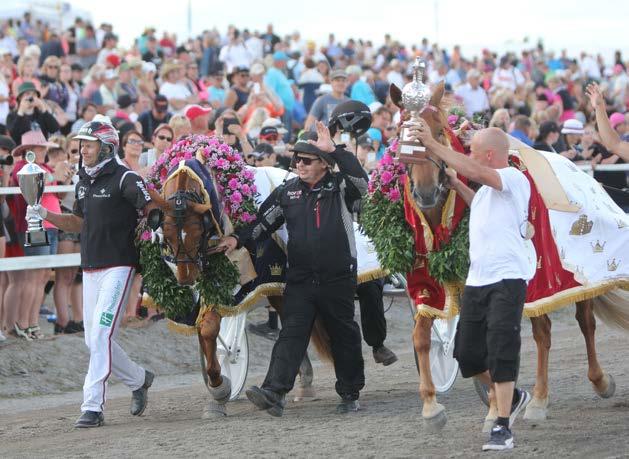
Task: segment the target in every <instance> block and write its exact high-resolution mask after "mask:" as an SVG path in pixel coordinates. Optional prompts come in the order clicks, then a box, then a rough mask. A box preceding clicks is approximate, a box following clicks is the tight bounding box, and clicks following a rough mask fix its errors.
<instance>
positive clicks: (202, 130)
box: [184, 105, 212, 135]
mask: <svg viewBox="0 0 629 459" xmlns="http://www.w3.org/2000/svg"><path fill="white" fill-rule="evenodd" d="M210 113H212V108H211V107H201V106H200V105H189V106H188V107H186V109H185V111H184V114H185V115H186V117H187V118H188V119H189V120H190V126H191V127H192V134H200V135H209V123H210Z"/></svg>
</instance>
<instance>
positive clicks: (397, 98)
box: [389, 83, 404, 110]
mask: <svg viewBox="0 0 629 459" xmlns="http://www.w3.org/2000/svg"><path fill="white" fill-rule="evenodd" d="M389 97H390V98H391V102H393V103H394V104H395V105H397V106H398V107H399V108H400V109H402V110H403V109H404V107H403V106H402V90H401V89H400V88H398V87H397V86H396V85H394V84H393V83H391V85H390V86H389Z"/></svg>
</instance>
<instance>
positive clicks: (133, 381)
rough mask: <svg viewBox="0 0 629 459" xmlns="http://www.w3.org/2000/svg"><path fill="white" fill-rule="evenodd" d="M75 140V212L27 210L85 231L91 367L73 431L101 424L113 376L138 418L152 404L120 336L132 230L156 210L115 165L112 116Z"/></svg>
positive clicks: (138, 183) (144, 378)
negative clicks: (122, 385)
mask: <svg viewBox="0 0 629 459" xmlns="http://www.w3.org/2000/svg"><path fill="white" fill-rule="evenodd" d="M75 139H78V140H79V141H80V147H79V150H80V152H81V160H82V163H83V167H82V168H81V169H80V170H79V182H78V183H77V184H76V191H75V194H76V196H75V197H76V201H75V204H74V209H73V213H72V214H58V213H54V212H50V211H47V210H46V209H44V208H43V207H41V206H34V207H29V209H28V211H27V217H28V216H39V217H41V218H43V219H45V220H48V221H49V222H50V223H52V224H53V225H55V226H57V227H58V228H59V229H62V230H63V231H68V232H79V231H80V233H81V267H82V268H83V317H84V322H85V343H86V344H87V347H88V348H89V350H90V362H89V368H88V371H87V375H86V376H85V383H84V385H83V405H82V406H81V411H82V414H81V416H80V417H79V419H78V420H77V421H76V424H75V427H77V428H83V427H99V426H101V425H102V424H103V423H104V415H103V409H104V406H105V398H106V391H107V380H108V379H109V376H110V374H111V373H112V372H113V373H114V375H115V376H116V377H117V378H118V379H120V380H121V381H122V382H124V383H125V384H126V385H127V386H128V387H129V388H130V389H131V390H132V391H133V392H132V399H131V414H132V415H134V416H139V415H141V414H142V413H143V412H144V409H145V408H146V403H147V392H148V388H149V387H150V386H151V384H152V382H153V378H154V375H153V373H151V372H150V371H147V370H145V369H144V368H142V367H141V366H139V365H138V364H136V363H135V362H133V361H132V360H131V359H130V358H129V356H128V355H127V354H126V353H125V352H124V350H123V349H122V348H121V347H120V345H119V344H118V343H117V342H116V334H117V332H118V329H119V327H120V322H121V319H122V317H123V316H124V308H125V305H126V303H127V298H128V296H129V289H130V288H131V282H132V280H133V276H134V274H135V272H136V270H137V268H138V263H139V260H138V252H137V250H136V247H135V243H134V241H135V231H136V226H137V223H138V217H139V212H140V211H142V210H144V211H148V210H150V208H151V207H153V206H154V205H153V204H152V203H151V198H150V196H149V194H148V192H147V190H146V188H145V185H144V181H143V180H142V178H141V177H140V176H139V175H137V174H136V173H135V172H133V171H131V170H129V169H128V168H127V167H126V166H124V165H123V164H122V163H121V162H120V161H119V160H118V156H117V153H118V151H117V150H118V146H119V140H118V133H117V131H116V129H115V128H114V127H113V126H112V125H111V122H110V121H109V118H107V117H102V116H100V115H97V117H95V118H94V120H92V121H90V122H88V123H86V124H84V125H83V127H81V129H80V130H79V133H78V134H77V135H76V137H75Z"/></svg>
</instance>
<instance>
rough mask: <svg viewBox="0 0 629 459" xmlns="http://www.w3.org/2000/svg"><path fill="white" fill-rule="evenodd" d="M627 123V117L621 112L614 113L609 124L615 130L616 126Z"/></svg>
mask: <svg viewBox="0 0 629 459" xmlns="http://www.w3.org/2000/svg"><path fill="white" fill-rule="evenodd" d="M624 122H625V115H623V114H622V113H620V112H616V113H612V115H611V116H610V117H609V123H610V124H611V125H612V128H613V129H616V126H618V125H619V124H623V123H624Z"/></svg>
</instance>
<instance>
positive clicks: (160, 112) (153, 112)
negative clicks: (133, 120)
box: [138, 94, 172, 142]
mask: <svg viewBox="0 0 629 459" xmlns="http://www.w3.org/2000/svg"><path fill="white" fill-rule="evenodd" d="M171 116H172V115H171V113H170V112H169V111H168V99H167V98H166V96H163V95H161V94H160V95H158V96H157V97H156V98H155V102H154V103H153V108H152V109H150V110H147V111H145V112H143V113H141V114H140V116H139V117H138V121H139V122H140V124H141V125H142V133H143V135H144V140H145V141H146V142H150V141H151V136H152V133H153V131H154V130H155V128H156V127H157V126H159V125H161V124H163V123H168V122H169V121H170V117H171Z"/></svg>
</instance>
